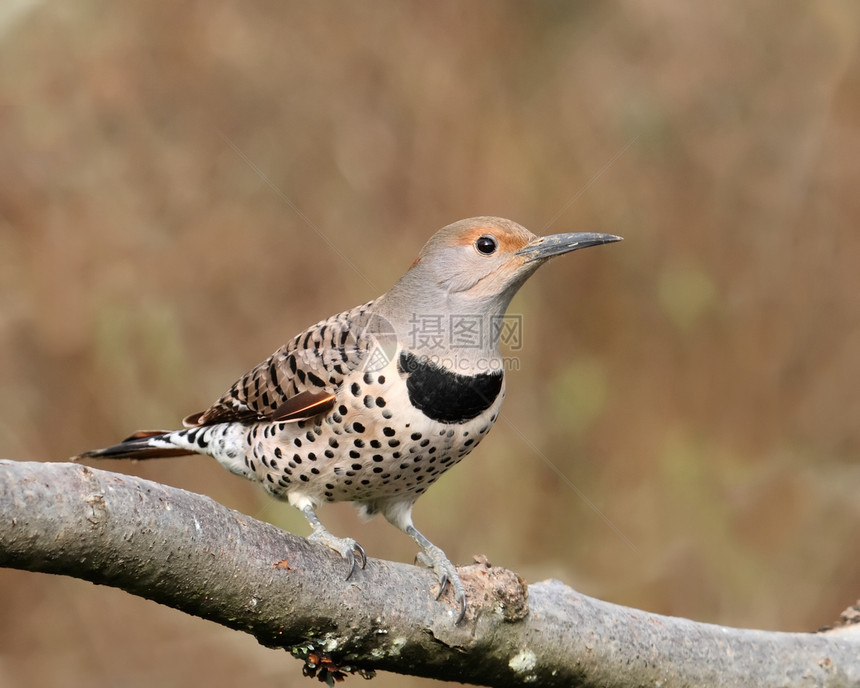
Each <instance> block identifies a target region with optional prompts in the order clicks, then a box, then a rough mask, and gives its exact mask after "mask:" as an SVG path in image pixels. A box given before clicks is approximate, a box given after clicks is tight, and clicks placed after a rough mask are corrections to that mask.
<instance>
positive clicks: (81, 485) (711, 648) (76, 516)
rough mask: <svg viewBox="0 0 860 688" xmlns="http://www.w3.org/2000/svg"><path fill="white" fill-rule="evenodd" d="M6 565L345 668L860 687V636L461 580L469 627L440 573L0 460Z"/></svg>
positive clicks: (132, 488)
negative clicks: (356, 558) (101, 588)
mask: <svg viewBox="0 0 860 688" xmlns="http://www.w3.org/2000/svg"><path fill="white" fill-rule="evenodd" d="M0 566H6V567H12V568H19V569H26V570H30V571H42V572H47V573H58V574H63V575H68V576H74V577H77V578H82V579H85V580H89V581H92V582H94V583H100V584H104V585H111V586H115V587H118V588H122V589H123V590H126V591H127V592H130V593H132V594H134V595H139V596H141V597H146V598H148V599H151V600H155V601H156V602H160V603H162V604H165V605H168V606H170V607H174V608H175V609H179V610H181V611H184V612H186V613H188V614H193V615H196V616H200V617H203V618H204V619H209V620H211V621H215V622H216V623H219V624H222V625H224V626H228V627H230V628H235V629H237V630H241V631H245V632H247V633H251V634H252V635H253V636H254V637H256V638H257V640H258V641H259V642H260V643H262V644H263V645H266V646H268V647H282V648H287V649H292V650H293V651H294V653H295V654H297V655H300V656H302V657H305V656H307V655H308V653H310V654H312V655H316V656H319V655H320V653H327V654H328V655H329V656H330V657H331V658H332V661H334V662H336V663H338V664H340V665H349V666H351V667H358V668H365V669H381V670H386V671H394V672H400V673H407V674H414V675H418V676H428V677H433V678H438V679H448V680H457V681H462V682H467V683H473V684H478V685H489V686H520V685H526V684H532V685H541V686H592V685H600V686H630V685H645V684H649V685H650V684H654V685H657V684H659V685H662V686H666V687H669V686H686V685H709V686H748V685H771V686H790V685H799V684H801V683H802V684H803V685H810V686H843V685H858V684H860V659H859V658H860V625H858V626H849V627H844V628H840V629H836V630H834V631H831V632H828V633H817V634H803V633H772V632H765V631H755V630H741V629H732V628H726V627H723V626H715V625H710V624H701V623H695V622H693V621H689V620H686V619H679V618H672V617H665V616H659V615H656V614H649V613H646V612H642V611H638V610H635V609H629V608H625V607H620V606H617V605H613V604H608V603H605V602H601V601H599V600H594V599H591V598H589V597H586V596H584V595H581V594H579V593H577V592H576V591H574V590H572V589H570V588H568V587H566V586H564V585H563V584H562V583H560V582H558V581H545V582H542V583H536V584H534V585H531V586H529V588H528V595H527V596H526V588H525V582H524V581H522V579H520V578H519V577H518V576H517V575H516V574H514V573H512V572H510V571H506V570H504V569H499V568H493V567H489V566H488V565H487V564H486V563H485V562H479V563H476V564H474V565H471V566H467V567H463V568H461V569H460V572H461V576H462V577H463V582H464V584H465V585H466V588H467V594H468V595H469V611H468V615H467V617H466V620H465V621H464V622H463V623H462V624H460V625H455V624H454V619H455V610H454V607H453V605H452V604H451V600H450V599H449V597H448V595H447V594H446V595H445V596H444V597H443V600H444V601H445V602H446V603H441V602H437V601H436V600H434V597H433V594H432V591H433V589H435V585H434V583H435V581H434V576H433V574H432V573H431V572H430V571H428V570H425V569H421V568H418V567H415V566H408V565H405V564H398V563H393V562H386V561H380V560H376V559H370V560H368V563H367V568H366V569H364V570H359V571H357V572H356V573H355V575H354V576H353V577H352V578H351V579H350V580H349V581H345V580H344V573H345V568H344V562H343V560H342V559H341V558H340V557H339V556H337V555H336V554H335V553H333V552H330V551H328V550H326V549H324V548H320V547H316V546H313V545H311V544H309V543H308V542H307V541H306V540H304V539H303V538H300V537H297V536H295V535H291V534H290V533H285V532H283V531H280V530H278V529H277V528H275V527H274V526H271V525H268V524H265V523H261V522H259V521H256V520H254V519H252V518H249V517H248V516H244V515H242V514H239V513H236V512H234V511H231V510H229V509H227V508H225V507H223V506H221V505H219V504H217V503H215V502H213V501H212V500H211V499H209V498H207V497H203V496H201V495H197V494H193V493H190V492H186V491H185V490H180V489H176V488H171V487H167V486H165V485H160V484H158V483H153V482H150V481H147V480H143V479H140V478H136V477H132V476H127V475H120V474H116V473H109V472H106V471H100V470H95V469H92V468H89V467H87V466H82V465H77V464H58V463H21V462H14V461H0Z"/></svg>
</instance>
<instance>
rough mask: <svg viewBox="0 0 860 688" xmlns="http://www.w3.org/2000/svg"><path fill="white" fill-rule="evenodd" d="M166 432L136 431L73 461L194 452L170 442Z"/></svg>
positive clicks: (159, 456) (157, 456) (156, 457)
mask: <svg viewBox="0 0 860 688" xmlns="http://www.w3.org/2000/svg"><path fill="white" fill-rule="evenodd" d="M169 434H170V433H165V432H162V431H160V430H147V431H142V432H136V433H134V434H133V435H132V436H131V437H128V438H126V439H125V440H123V441H122V442H120V443H119V444H115V445H113V446H111V447H105V448H104V449H93V450H91V451H88V452H84V453H83V454H79V455H78V456H73V457H72V458H71V460H72V461H79V460H81V459H166V458H169V457H173V456H186V455H188V454H194V453H195V452H193V451H191V450H190V449H183V448H182V447H177V446H175V445H171V444H170V440H169V439H167V436H168V435H169Z"/></svg>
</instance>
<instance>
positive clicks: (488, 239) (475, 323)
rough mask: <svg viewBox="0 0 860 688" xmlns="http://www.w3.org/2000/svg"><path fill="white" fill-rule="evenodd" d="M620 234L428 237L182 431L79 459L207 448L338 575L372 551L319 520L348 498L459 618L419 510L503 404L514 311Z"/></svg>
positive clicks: (475, 225)
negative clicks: (352, 303) (565, 266)
mask: <svg viewBox="0 0 860 688" xmlns="http://www.w3.org/2000/svg"><path fill="white" fill-rule="evenodd" d="M619 240H621V237H619V236H615V235H613V234H601V233H585V232H574V233H564V234H553V235H549V236H536V235H534V234H532V233H531V232H530V231H528V230H527V229H525V228H524V227H522V226H521V225H519V224H517V223H516V222H513V221H512V220H507V219H504V218H499V217H473V218H468V219H465V220H460V221H458V222H454V223H453V224H450V225H448V226H446V227H443V228H442V229H440V230H439V231H437V232H436V233H435V234H434V235H433V236H432V237H431V238H430V240H429V241H428V242H427V243H426V244H425V245H424V247H423V248H422V249H421V251H420V252H419V254H418V257H417V258H416V259H415V261H414V262H413V263H412V265H411V267H410V268H409V270H408V271H407V272H406V273H405V274H404V275H403V277H402V278H401V279H400V280H399V281H398V282H397V283H396V284H394V286H392V287H391V288H390V289H389V290H388V291H387V292H385V293H384V294H382V295H381V296H379V297H378V298H376V299H374V300H372V301H369V302H367V303H364V304H362V305H359V306H356V307H355V308H352V309H350V310H347V311H344V312H342V313H338V314H336V315H333V316H331V317H329V318H327V319H325V320H322V321H320V322H318V323H317V324H315V325H312V326H311V327H309V328H307V329H306V330H304V331H303V332H301V333H299V334H298V335H296V336H295V337H294V338H293V339H292V340H290V341H289V342H288V343H287V344H285V345H283V346H282V347H280V348H279V349H277V350H276V351H275V352H274V353H273V354H272V355H271V356H269V357H268V358H267V359H265V360H264V361H263V362H262V363H260V364H259V365H257V366H256V367H254V368H252V369H251V370H250V371H248V372H247V373H245V374H244V375H243V376H242V377H240V378H239V379H238V380H237V381H236V382H235V383H234V384H233V385H232V386H231V387H230V388H229V389H228V390H227V391H226V392H225V393H224V394H223V395H222V396H221V398H220V399H218V400H217V401H216V402H215V403H214V404H213V405H212V406H210V407H209V408H207V409H206V410H205V411H201V412H199V413H195V414H192V415H190V416H187V417H186V418H185V419H184V421H183V428H182V429H177V430H168V431H161V430H159V431H140V432H137V433H135V434H133V435H131V436H130V437H128V438H126V439H125V440H124V441H122V442H120V443H119V444H115V445H113V446H109V447H106V448H104V449H96V450H92V451H86V452H84V453H82V454H79V455H77V456H75V457H73V459H74V460H82V459H118V458H127V459H151V458H162V457H171V456H179V455H186V454H203V455H207V456H210V457H212V458H214V459H215V460H216V461H218V463H220V464H221V465H222V466H224V467H225V468H226V469H227V470H228V471H230V472H232V473H234V474H237V475H239V476H242V477H244V478H248V479H249V480H252V481H256V482H259V483H260V484H261V485H262V486H263V487H264V488H265V489H266V491H267V492H268V493H270V494H271V495H273V496H274V497H277V498H279V499H282V500H286V501H287V502H289V503H290V504H291V505H292V506H294V507H296V508H297V509H299V510H300V511H301V513H302V514H303V515H304V516H305V518H306V519H307V521H308V523H309V524H310V527H311V530H312V533H311V534H310V536H309V537H308V539H309V540H310V541H311V542H314V543H318V544H320V545H324V546H326V547H328V548H330V549H332V550H334V551H335V552H337V553H338V554H340V556H341V557H343V559H345V560H346V562H347V565H348V567H349V572H348V574H347V576H346V578H347V579H349V578H350V577H352V575H353V574H354V573H355V571H356V568H357V567H359V566H360V567H361V568H364V567H365V565H366V563H367V555H366V552H365V550H364V548H363V547H362V546H361V545H360V544H358V543H357V542H356V541H355V540H354V539H353V538H350V537H338V536H335V535H333V534H332V533H330V532H329V531H328V530H327V529H326V528H325V526H324V525H323V524H322V522H321V521H320V519H319V517H318V516H317V509H318V508H319V507H320V506H321V505H322V504H324V503H327V502H339V501H349V502H354V503H355V505H356V506H357V507H358V508H359V511H360V513H361V515H362V516H364V517H372V516H373V515H375V514H381V515H382V516H383V517H384V518H385V519H387V520H388V521H389V522H390V523H391V524H392V525H394V526H395V527H396V528H398V529H399V530H401V531H403V532H404V533H405V534H406V535H408V536H409V537H411V538H412V539H413V540H414V541H415V543H416V544H417V545H418V547H419V550H420V552H419V553H418V555H417V556H416V560H417V562H418V563H421V564H424V565H426V566H429V567H430V568H432V569H433V571H434V572H435V574H436V577H437V579H438V584H439V588H438V593H437V595H436V599H437V600H439V599H441V597H442V595H443V593H444V592H445V590H446V589H448V588H449V586H450V587H451V588H453V600H454V612H455V613H457V618H456V622H455V623H460V622H461V621H462V620H463V618H464V617H465V614H466V609H467V601H466V593H465V590H464V587H463V583H462V581H461V579H460V577H459V575H458V573H457V569H456V567H455V566H454V565H453V564H452V563H451V561H450V560H449V559H448V557H447V556H446V555H445V553H444V551H443V550H442V549H441V548H439V547H438V546H436V545H435V544H433V543H432V542H430V540H428V539H427V538H426V537H425V536H424V535H423V534H422V533H421V532H420V531H418V530H417V529H416V528H415V526H414V524H413V521H412V509H413V505H414V504H415V501H416V500H417V499H418V497H420V496H421V495H422V494H423V493H424V492H425V491H426V490H427V489H428V488H429V487H430V486H431V485H432V484H433V483H435V482H436V480H438V479H439V477H440V476H441V475H442V474H443V473H445V472H446V471H447V470H449V469H450V468H451V467H453V466H454V465H455V464H457V463H458V462H459V461H460V460H461V459H463V457H465V456H466V455H467V454H469V453H470V452H471V451H472V450H473V449H474V448H475V447H476V446H478V444H479V443H480V441H481V440H482V439H483V438H484V437H485V436H486V434H487V433H488V432H489V430H490V428H491V427H492V426H493V424H494V423H495V421H496V420H497V419H498V417H499V410H500V407H501V405H502V401H503V399H504V397H505V365H504V360H503V358H502V355H501V353H500V346H499V345H500V339H502V338H503V336H504V333H505V331H506V330H505V323H506V318H510V317H511V316H507V315H506V311H507V308H508V305H509V304H510V302H511V299H512V298H513V296H514V294H515V293H516V292H517V290H518V289H519V288H520V287H521V286H522V285H523V284H524V283H525V281H526V280H527V279H528V278H529V277H530V276H531V275H532V274H534V272H535V271H536V270H537V269H538V268H539V267H540V266H541V265H543V264H544V263H546V262H547V261H549V260H550V259H551V258H554V257H556V256H560V255H562V254H566V253H570V252H572V251H576V250H578V249H581V248H586V247H589V246H595V245H599V244H607V243H611V242H615V241H619Z"/></svg>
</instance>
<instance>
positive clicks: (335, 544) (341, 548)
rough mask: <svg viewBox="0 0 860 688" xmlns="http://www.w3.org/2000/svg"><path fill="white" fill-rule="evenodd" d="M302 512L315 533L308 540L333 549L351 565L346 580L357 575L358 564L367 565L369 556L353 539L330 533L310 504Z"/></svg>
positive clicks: (362, 566)
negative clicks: (354, 574)
mask: <svg viewBox="0 0 860 688" xmlns="http://www.w3.org/2000/svg"><path fill="white" fill-rule="evenodd" d="M301 511H302V513H303V514H304V515H305V518H306V519H308V523H310V524H311V528H313V529H314V532H313V533H311V534H310V535H309V536H308V540H310V541H311V542H316V543H319V544H320V545H325V546H326V547H328V548H329V549H333V550H334V551H335V552H337V553H339V554H340V556H342V557H343V558H344V559H346V561H347V563H349V573H348V574H346V580H349V579H350V578H351V577H352V574H353V573H355V566H356V563H358V564H360V565H361V568H364V567H365V566H366V565H367V554H365V552H364V547H362V546H361V545H359V544H358V543H357V542H356V541H355V540H353V539H352V538H339V537H335V536H334V535H332V534H331V533H329V532H328V531H327V530H326V528H325V526H324V525H323V524H322V523H321V522H320V520H319V518H317V515H316V513H315V512H314V509H313V507H312V506H310V505H309V504H308V505H305V506H303V507H302V509H301Z"/></svg>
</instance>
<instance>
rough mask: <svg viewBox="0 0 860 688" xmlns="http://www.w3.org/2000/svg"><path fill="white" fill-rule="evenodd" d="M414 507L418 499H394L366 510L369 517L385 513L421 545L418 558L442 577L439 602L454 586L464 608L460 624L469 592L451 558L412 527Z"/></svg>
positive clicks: (379, 502)
mask: <svg viewBox="0 0 860 688" xmlns="http://www.w3.org/2000/svg"><path fill="white" fill-rule="evenodd" d="M413 505H414V498H413V499H402V498H400V499H398V498H393V499H386V500H378V501H376V502H373V503H369V504H367V505H365V508H366V509H367V513H368V514H374V513H377V512H381V513H382V515H383V516H385V520H387V521H388V522H389V523H390V524H391V525H393V526H394V527H395V528H397V529H398V530H402V531H403V532H404V533H406V534H407V535H408V536H409V537H411V538H412V539H413V540H415V542H417V543H418V546H419V547H420V548H421V551H420V552H419V553H418V556H417V557H415V559H416V560H417V561H418V562H419V563H421V564H423V565H424V566H427V567H428V568H431V569H433V571H434V572H435V573H436V576H437V577H438V578H439V592H438V594H437V595H436V599H437V600H438V599H439V598H440V597H442V594H443V593H444V592H445V588H447V587H448V585H451V587H452V588H453V589H454V601H455V602H456V603H457V605H458V606H459V607H460V613H459V615H458V616H457V623H460V622H461V621H462V620H463V617H465V616H466V591H465V590H464V589H463V583H462V581H461V580H460V576H459V575H458V574H457V569H456V568H455V567H454V564H452V563H451V562H450V561H449V560H448V557H446V556H445V552H443V551H442V550H441V549H439V548H438V547H437V546H436V545H434V544H433V543H432V542H430V540H428V539H427V538H426V537H424V536H423V535H422V534H421V533H419V532H418V529H417V528H416V527H415V526H414V525H412V506H413Z"/></svg>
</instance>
